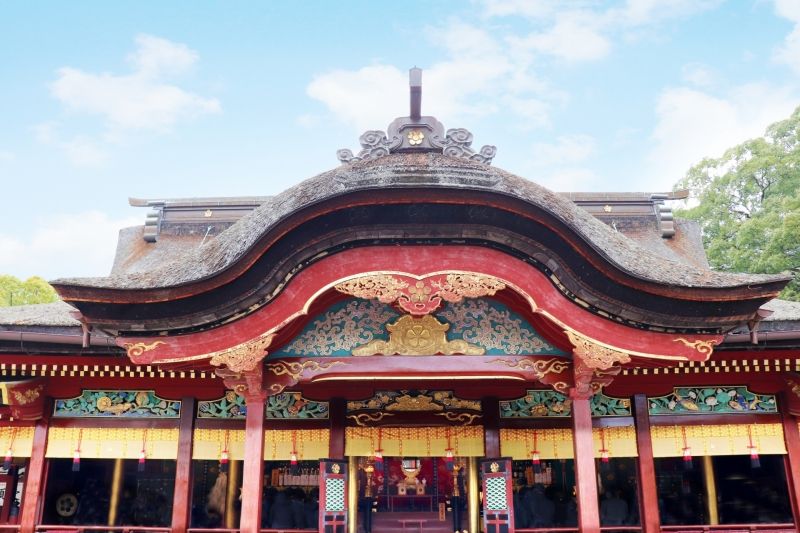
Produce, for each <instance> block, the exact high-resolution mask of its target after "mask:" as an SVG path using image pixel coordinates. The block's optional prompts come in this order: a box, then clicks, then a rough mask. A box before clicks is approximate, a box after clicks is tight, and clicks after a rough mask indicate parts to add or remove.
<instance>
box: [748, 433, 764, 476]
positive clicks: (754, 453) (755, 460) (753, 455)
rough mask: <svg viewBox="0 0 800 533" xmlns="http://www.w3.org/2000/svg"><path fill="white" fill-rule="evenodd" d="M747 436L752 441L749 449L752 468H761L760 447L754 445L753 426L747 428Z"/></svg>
mask: <svg viewBox="0 0 800 533" xmlns="http://www.w3.org/2000/svg"><path fill="white" fill-rule="evenodd" d="M747 436H748V438H749V440H750V446H748V447H747V448H748V449H749V450H750V468H761V459H759V457H758V447H757V446H756V445H755V444H753V428H752V427H751V426H747Z"/></svg>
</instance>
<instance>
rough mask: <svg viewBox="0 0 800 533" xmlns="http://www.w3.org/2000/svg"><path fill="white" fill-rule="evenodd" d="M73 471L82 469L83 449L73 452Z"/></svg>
mask: <svg viewBox="0 0 800 533" xmlns="http://www.w3.org/2000/svg"><path fill="white" fill-rule="evenodd" d="M72 471H73V472H80V471H81V451H80V450H79V449H76V450H75V452H74V453H73V454H72Z"/></svg>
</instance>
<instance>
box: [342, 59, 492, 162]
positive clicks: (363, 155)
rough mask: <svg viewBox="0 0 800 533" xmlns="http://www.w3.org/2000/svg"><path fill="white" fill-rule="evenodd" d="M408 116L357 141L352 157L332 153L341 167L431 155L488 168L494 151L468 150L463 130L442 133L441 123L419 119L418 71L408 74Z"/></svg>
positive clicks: (346, 152) (469, 136)
mask: <svg viewBox="0 0 800 533" xmlns="http://www.w3.org/2000/svg"><path fill="white" fill-rule="evenodd" d="M408 85H409V100H410V113H409V116H407V117H400V118H397V119H395V120H393V121H392V123H391V124H389V127H388V128H387V130H386V132H385V133H384V132H383V131H381V130H370V131H367V132H365V133H364V134H363V135H361V137H360V138H359V139H358V140H359V142H360V143H361V151H360V152H359V153H358V155H353V152H352V151H351V150H348V149H347V148H343V149H341V150H338V151H337V152H336V156H337V157H338V158H339V161H341V162H342V163H355V162H357V161H364V160H366V159H377V158H379V157H383V156H387V155H389V154H395V153H401V152H435V153H440V154H444V155H447V156H450V157H462V158H464V159H469V160H470V161H477V162H479V163H484V164H487V165H489V164H491V162H492V158H493V157H494V154H495V153H497V148H495V147H494V146H484V147H482V148H481V149H480V151H479V152H476V151H475V150H474V149H473V148H472V134H471V133H470V132H469V131H467V130H465V129H464V128H455V129H449V130H447V132H446V133H445V130H444V126H442V123H441V122H439V121H438V120H436V118H434V117H429V116H426V117H423V116H422V69H421V68H417V67H414V68H412V69H410V70H409V71H408Z"/></svg>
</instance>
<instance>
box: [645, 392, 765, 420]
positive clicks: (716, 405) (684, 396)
mask: <svg viewBox="0 0 800 533" xmlns="http://www.w3.org/2000/svg"><path fill="white" fill-rule="evenodd" d="M647 401H648V403H649V405H650V414H651V415H673V414H683V415H687V414H714V413H717V414H718V413H725V414H736V413H750V414H753V413H777V412H778V406H777V402H776V400H775V396H774V395H772V394H755V393H753V392H750V391H749V390H747V387H729V386H723V387H679V388H675V389H674V390H673V391H672V393H671V394H667V395H666V396H659V397H655V398H648V399H647Z"/></svg>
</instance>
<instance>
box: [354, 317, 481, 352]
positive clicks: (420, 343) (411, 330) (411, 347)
mask: <svg viewBox="0 0 800 533" xmlns="http://www.w3.org/2000/svg"><path fill="white" fill-rule="evenodd" d="M449 328H450V325H449V324H442V323H441V322H439V321H438V320H436V319H435V318H434V317H432V316H431V315H424V316H422V317H414V316H411V315H404V316H401V317H400V318H398V319H397V321H396V322H395V323H394V324H386V329H387V330H388V331H389V340H388V341H385V340H380V339H376V340H373V341H370V342H368V343H367V344H364V345H362V346H357V347H355V348H353V352H352V353H353V355H355V356H367V355H378V354H381V355H397V354H400V355H437V354H444V355H453V354H464V355H483V354H484V352H485V350H484V349H483V348H481V347H480V346H477V345H475V344H470V343H468V342H467V341H465V340H461V339H456V340H452V341H448V340H447V336H446V335H445V332H446V331H447V330H448V329H449Z"/></svg>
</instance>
